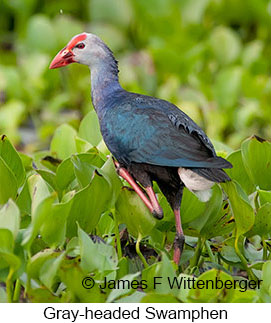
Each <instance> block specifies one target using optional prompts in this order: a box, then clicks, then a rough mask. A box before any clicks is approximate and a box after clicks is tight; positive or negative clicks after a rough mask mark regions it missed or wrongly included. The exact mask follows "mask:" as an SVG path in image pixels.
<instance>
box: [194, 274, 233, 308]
mask: <svg viewBox="0 0 271 323" xmlns="http://www.w3.org/2000/svg"><path fill="white" fill-rule="evenodd" d="M216 279H217V280H218V281H221V282H220V283H219V284H220V286H219V284H218V285H217V288H216V286H215V282H216ZM198 280H200V281H204V282H205V288H201V287H202V286H201V287H200V288H194V289H193V288H192V289H191V290H190V292H189V296H188V298H189V300H191V301H192V302H202V303H217V302H230V301H231V299H232V297H233V294H234V289H233V288H229V289H226V288H221V284H222V282H224V284H225V282H226V281H228V282H229V284H230V283H233V278H232V276H230V275H228V274H226V273H225V272H223V271H220V270H217V269H211V270H209V271H206V272H205V273H203V274H201V275H200V276H199V277H198ZM207 283H208V284H211V285H207ZM212 284H213V285H212ZM208 286H209V287H208Z"/></svg>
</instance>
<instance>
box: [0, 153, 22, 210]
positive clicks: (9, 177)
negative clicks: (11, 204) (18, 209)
mask: <svg viewBox="0 0 271 323" xmlns="http://www.w3.org/2000/svg"><path fill="white" fill-rule="evenodd" d="M0 178H1V185H0V205H1V204H5V203H6V202H7V201H8V199H9V198H12V199H13V200H14V199H15V197H16V194H17V189H18V186H17V185H18V184H17V180H16V178H15V176H14V174H13V172H12V171H11V169H10V168H9V167H8V165H7V164H6V162H5V161H4V159H3V158H2V157H0Z"/></svg>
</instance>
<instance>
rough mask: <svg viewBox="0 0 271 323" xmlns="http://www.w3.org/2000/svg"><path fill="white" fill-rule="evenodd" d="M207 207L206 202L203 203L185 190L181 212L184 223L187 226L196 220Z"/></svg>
mask: <svg viewBox="0 0 271 323" xmlns="http://www.w3.org/2000/svg"><path fill="white" fill-rule="evenodd" d="M205 207H206V204H205V203H204V202H201V201H200V200H199V199H198V198H197V197H196V196H195V194H193V193H191V192H190V191H189V190H188V189H186V188H185V189H184V192H183V199H182V203H181V210H180V212H181V218H182V223H183V224H185V223H188V222H191V221H193V220H195V219H196V218H197V217H199V216H200V215H202V213H203V212H204V209H205Z"/></svg>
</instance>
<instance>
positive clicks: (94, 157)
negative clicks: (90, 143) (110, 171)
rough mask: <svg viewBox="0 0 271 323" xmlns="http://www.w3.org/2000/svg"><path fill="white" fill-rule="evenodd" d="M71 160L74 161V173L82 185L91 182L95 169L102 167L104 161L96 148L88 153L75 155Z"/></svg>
mask: <svg viewBox="0 0 271 323" xmlns="http://www.w3.org/2000/svg"><path fill="white" fill-rule="evenodd" d="M71 162H72V163H73V166H74V173H75V176H76V178H77V180H78V182H79V183H80V185H81V187H86V186H87V185H88V184H89V183H90V182H91V179H92V177H93V172H94V170H95V169H96V168H97V167H98V168H100V167H101V166H102V165H103V163H104V161H103V159H102V158H101V157H100V156H99V152H98V150H97V149H96V148H94V149H92V150H91V151H90V152H88V153H83V154H78V155H73V156H72V157H71Z"/></svg>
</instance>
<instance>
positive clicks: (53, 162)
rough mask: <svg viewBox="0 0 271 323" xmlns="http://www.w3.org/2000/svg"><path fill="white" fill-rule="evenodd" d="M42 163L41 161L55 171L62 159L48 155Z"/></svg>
mask: <svg viewBox="0 0 271 323" xmlns="http://www.w3.org/2000/svg"><path fill="white" fill-rule="evenodd" d="M40 163H41V165H43V166H45V167H46V168H48V169H49V170H50V171H52V172H53V173H55V172H56V169H57V167H58V165H59V164H60V163H61V159H58V158H54V157H52V156H49V155H48V156H44V157H43V158H42V159H41V161H40Z"/></svg>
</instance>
